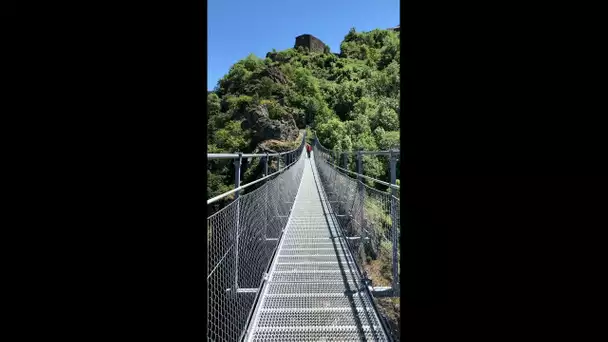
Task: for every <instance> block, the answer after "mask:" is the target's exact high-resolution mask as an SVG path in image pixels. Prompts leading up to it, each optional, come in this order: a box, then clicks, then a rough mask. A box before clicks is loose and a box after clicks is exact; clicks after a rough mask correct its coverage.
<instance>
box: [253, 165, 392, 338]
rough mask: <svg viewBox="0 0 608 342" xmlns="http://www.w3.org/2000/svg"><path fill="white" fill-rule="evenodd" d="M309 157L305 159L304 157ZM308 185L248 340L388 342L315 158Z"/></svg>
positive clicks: (299, 198) (305, 175)
mask: <svg viewBox="0 0 608 342" xmlns="http://www.w3.org/2000/svg"><path fill="white" fill-rule="evenodd" d="M304 158H305V157H304ZM305 162H306V165H305V167H304V173H303V175H302V181H301V184H300V188H299V190H298V195H297V196H296V200H295V204H294V206H293V210H292V213H291V216H290V218H289V221H288V223H287V226H286V227H285V233H284V235H283V237H282V239H281V242H280V245H279V248H278V251H277V255H276V256H275V259H274V261H273V264H272V266H271V271H270V274H269V277H268V282H267V283H266V284H265V286H264V288H263V290H262V295H261V298H260V300H259V302H258V304H257V307H256V309H255V312H254V315H253V318H252V321H251V327H250V329H249V332H248V336H247V338H246V339H247V340H248V341H388V340H389V339H388V338H387V336H386V334H385V332H384V330H383V328H382V325H381V323H380V321H379V319H378V315H377V313H376V311H375V309H374V307H373V305H372V303H371V298H369V295H368V293H367V292H366V291H361V287H362V283H361V280H360V277H359V275H358V273H357V271H356V266H355V265H354V260H353V259H352V256H351V255H350V253H349V252H348V247H347V245H346V242H345V241H344V239H343V238H342V237H341V236H340V235H339V233H338V232H339V228H338V226H337V219H336V217H335V216H334V215H333V213H332V212H331V207H330V206H328V205H327V199H326V197H325V196H324V192H323V191H322V189H321V188H320V187H321V186H322V185H321V183H320V180H319V179H318V175H317V173H316V166H315V163H314V159H312V158H311V159H306V160H305Z"/></svg>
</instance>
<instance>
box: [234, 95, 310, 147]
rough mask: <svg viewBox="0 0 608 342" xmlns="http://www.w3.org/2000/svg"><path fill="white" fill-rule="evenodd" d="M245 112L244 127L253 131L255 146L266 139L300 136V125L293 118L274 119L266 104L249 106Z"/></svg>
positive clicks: (291, 139)
mask: <svg viewBox="0 0 608 342" xmlns="http://www.w3.org/2000/svg"><path fill="white" fill-rule="evenodd" d="M244 114H245V115H244V118H245V121H243V123H242V127H243V128H245V129H251V130H252V131H253V136H252V141H251V145H253V146H255V145H257V144H258V143H260V142H262V141H264V140H270V139H273V140H283V141H293V140H295V139H296V138H297V137H298V133H299V131H298V127H297V125H296V122H295V121H294V119H293V118H290V117H288V118H286V119H283V120H272V119H270V117H269V115H268V109H267V108H266V106H265V105H261V106H256V107H253V108H248V110H247V111H246V112H245V113H244Z"/></svg>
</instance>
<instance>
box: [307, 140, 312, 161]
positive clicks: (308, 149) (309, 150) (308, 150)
mask: <svg viewBox="0 0 608 342" xmlns="http://www.w3.org/2000/svg"><path fill="white" fill-rule="evenodd" d="M311 151H312V147H311V146H310V145H308V143H306V154H308V158H309V159H310V152H311Z"/></svg>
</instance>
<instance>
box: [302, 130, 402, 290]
mask: <svg viewBox="0 0 608 342" xmlns="http://www.w3.org/2000/svg"><path fill="white" fill-rule="evenodd" d="M336 155H337V153H336V152H335V151H331V150H329V149H327V148H325V147H323V146H322V145H321V144H320V143H319V142H318V141H317V142H316V143H315V146H314V158H315V163H316V165H317V169H318V171H319V175H320V178H321V183H322V184H323V186H324V188H325V191H326V194H327V196H328V197H329V201H330V204H331V207H332V210H333V211H334V213H335V214H336V216H337V217H338V220H339V221H340V225H341V227H343V229H344V230H345V231H344V234H345V235H346V236H347V237H348V238H350V239H349V240H348V244H349V248H350V249H351V252H352V254H353V256H355V260H356V263H357V266H358V268H359V270H360V272H361V273H362V275H363V276H364V277H368V278H369V279H370V280H372V281H373V285H374V286H382V287H392V288H393V290H394V292H393V296H395V295H398V293H399V292H398V289H399V276H398V275H399V271H400V267H399V263H398V260H399V256H400V250H401V248H400V245H399V241H400V239H399V237H400V236H399V235H400V233H401V220H400V215H399V213H400V199H399V198H400V196H399V190H398V189H395V188H392V189H391V188H390V187H388V186H387V187H386V190H384V191H383V190H379V189H376V188H373V187H370V186H368V185H366V184H365V183H364V182H363V181H362V179H363V178H362V177H360V180H358V179H355V178H353V176H350V175H349V173H348V172H347V171H346V170H345V169H344V170H341V169H340V168H338V167H337V165H335V163H333V161H335V156H336ZM353 174H355V176H356V173H353ZM376 181H377V180H376ZM377 182H379V183H380V184H381V185H383V184H388V183H386V182H381V181H377ZM395 269H396V271H395Z"/></svg>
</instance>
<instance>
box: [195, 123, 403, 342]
mask: <svg viewBox="0 0 608 342" xmlns="http://www.w3.org/2000/svg"><path fill="white" fill-rule="evenodd" d="M305 142H306V134H305V133H304V137H303V139H302V142H301V144H300V145H299V147H298V148H296V149H294V150H292V151H288V152H283V153H274V154H268V153H265V154H241V153H239V154H209V155H208V158H209V159H210V160H213V159H229V160H234V169H235V188H234V189H233V190H231V191H228V192H226V193H224V194H221V195H219V196H216V197H214V198H212V199H209V200H208V201H207V204H208V205H210V204H212V203H215V202H217V201H219V200H221V199H223V198H226V197H229V196H231V195H232V197H233V198H234V199H233V200H232V201H231V202H230V203H229V204H227V205H226V206H225V207H223V208H222V209H220V210H219V211H217V212H215V213H213V214H212V215H210V216H209V217H208V219H207V240H208V241H207V244H208V251H209V255H208V267H207V283H208V284H207V298H208V306H207V317H208V322H207V327H208V330H207V337H208V338H209V339H210V340H212V341H393V340H395V336H392V335H393V334H391V328H390V326H389V325H388V324H387V322H386V320H385V319H383V317H382V315H381V313H380V311H379V307H378V303H377V300H376V298H378V297H398V296H399V268H398V260H399V258H398V255H399V246H398V240H399V239H398V235H399V232H400V220H399V186H397V185H396V184H395V180H396V162H397V160H398V157H399V152H398V151H378V152H364V151H358V152H356V153H354V154H355V155H356V167H357V172H353V171H350V170H349V163H348V155H352V154H353V153H352V152H336V151H331V150H329V149H326V148H325V147H323V146H322V145H321V143H320V142H319V141H318V140H317V139H316V138H315V142H314V143H313V151H312V153H311V157H310V158H307V155H306V151H305V149H304V147H305ZM364 155H378V156H384V157H387V158H388V165H389V173H390V180H391V182H390V183H388V182H382V181H380V180H377V179H373V178H370V177H368V176H365V175H363V170H362V167H363V161H364ZM340 156H342V161H343V165H342V166H343V167H340V166H338V160H339V159H340V158H339V157H340ZM255 158H258V159H259V160H260V162H259V163H258V164H257V166H258V167H259V168H261V169H262V170H263V175H262V177H261V178H260V179H258V180H256V181H253V182H250V183H248V184H245V185H241V182H240V177H241V165H242V164H243V160H244V159H247V160H248V161H253V159H255ZM351 162H354V160H351ZM364 180H368V182H367V183H368V184H365V182H364ZM370 183H377V184H380V185H381V186H385V187H386V188H387V190H386V191H382V190H378V189H377V188H375V187H372V186H369V184H370ZM256 184H257V187H255V188H254V187H253V186H254V185H256ZM250 187H251V188H250ZM247 188H249V189H250V191H248V192H247V193H245V194H240V193H241V192H243V191H244V190H245V189H247ZM374 258H376V259H378V258H380V259H382V258H384V259H382V260H384V261H385V264H387V265H385V266H386V267H388V268H389V269H390V272H389V273H390V274H391V278H392V279H391V280H390V283H387V280H386V279H373V277H370V276H369V275H368V274H367V272H366V270H365V268H364V267H363V266H364V264H365V262H367V261H369V260H370V259H374ZM378 281H380V282H383V281H384V283H385V284H373V282H378Z"/></svg>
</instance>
